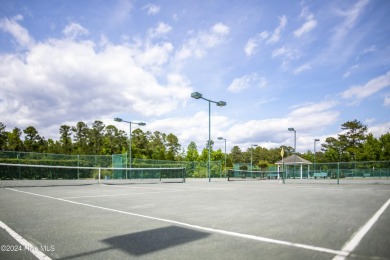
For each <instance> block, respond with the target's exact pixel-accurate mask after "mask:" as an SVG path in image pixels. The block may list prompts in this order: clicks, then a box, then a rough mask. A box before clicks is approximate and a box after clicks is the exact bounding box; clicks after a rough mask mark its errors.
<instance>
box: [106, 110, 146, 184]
mask: <svg viewBox="0 0 390 260" xmlns="http://www.w3.org/2000/svg"><path fill="white" fill-rule="evenodd" d="M114 121H116V122H125V123H128V124H129V126H130V133H129V141H130V142H129V168H130V169H131V124H135V125H139V126H144V125H146V124H145V123H143V122H131V121H126V120H123V119H122V118H118V117H116V118H114ZM126 179H127V171H126Z"/></svg>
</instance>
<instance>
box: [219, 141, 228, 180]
mask: <svg viewBox="0 0 390 260" xmlns="http://www.w3.org/2000/svg"><path fill="white" fill-rule="evenodd" d="M218 140H225V176H226V174H227V165H226V139H225V138H223V137H218Z"/></svg>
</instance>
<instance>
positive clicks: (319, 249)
mask: <svg viewBox="0 0 390 260" xmlns="http://www.w3.org/2000/svg"><path fill="white" fill-rule="evenodd" d="M6 189H7V190H12V191H16V192H21V193H25V194H29V195H34V196H39V197H43V198H48V199H53V200H58V201H63V202H68V203H72V204H76V205H81V206H86V207H91V208H96V209H102V210H106V211H111V212H115V213H120V214H125V215H130V216H136V217H141V218H146V219H151V220H157V221H161V222H165V223H170V224H175V225H179V226H184V227H189V228H192V229H198V230H202V231H207V232H211V233H218V234H223V235H228V236H233V237H239V238H246V239H251V240H256V241H260V242H266V243H271V244H278V245H284V246H290V247H295V248H302V249H307V250H312V251H317V252H322V253H328V254H333V255H341V256H347V255H348V254H349V253H348V252H343V251H339V250H333V249H329V248H323V247H317V246H310V245H305V244H299V243H293V242H288V241H283V240H277V239H272V238H266V237H260V236H254V235H248V234H242V233H238V232H232V231H226V230H221V229H214V228H208V227H202V226H198V225H192V224H188V223H184V222H179V221H175V220H169V219H164V218H157V217H151V216H147V215H142V214H137V213H132V212H127V211H122V210H116V209H110V208H106V207H100V206H95V205H91V204H86V203H81V202H76V201H71V200H66V199H61V198H55V197H51V196H47V195H41V194H37V193H32V192H27V191H21V190H16V189H11V188H6Z"/></svg>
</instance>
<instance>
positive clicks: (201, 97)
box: [191, 92, 226, 182]
mask: <svg viewBox="0 0 390 260" xmlns="http://www.w3.org/2000/svg"><path fill="white" fill-rule="evenodd" d="M191 97H192V98H195V99H204V100H206V101H208V102H209V141H208V146H209V165H208V168H207V171H208V175H209V182H210V181H211V168H210V166H211V103H215V104H217V106H219V107H224V106H226V102H225V101H212V100H210V99H207V98H204V97H203V96H202V94H200V93H199V92H193V93H191Z"/></svg>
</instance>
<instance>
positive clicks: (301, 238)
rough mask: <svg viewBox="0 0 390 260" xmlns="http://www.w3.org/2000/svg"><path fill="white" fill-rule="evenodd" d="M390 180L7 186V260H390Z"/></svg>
mask: <svg viewBox="0 0 390 260" xmlns="http://www.w3.org/2000/svg"><path fill="white" fill-rule="evenodd" d="M389 199H390V185H388V184H386V183H385V182H384V183H383V184H381V182H376V184H364V183H358V184H356V183H344V184H340V185H336V184H334V183H325V182H318V183H313V182H310V183H309V182H307V183H305V182H303V181H301V182H290V183H286V184H280V182H279V181H278V180H267V181H236V182H227V181H223V180H218V181H212V182H210V183H209V182H208V180H207V179H202V180H187V181H186V183H163V184H128V185H100V184H92V185H82V186H48V187H28V186H24V187H12V188H0V221H1V222H2V223H4V224H5V225H6V226H7V227H9V228H10V229H12V230H13V231H14V232H16V233H17V234H18V235H20V236H21V237H22V238H23V239H24V240H26V241H28V242H29V243H31V244H32V245H33V246H34V247H33V248H27V249H25V248H23V247H18V245H19V246H20V243H19V242H18V241H16V240H15V238H14V237H12V236H11V235H10V234H9V233H8V232H7V231H6V230H5V229H3V228H0V245H1V246H2V247H1V248H2V250H1V251H0V259H36V257H35V256H34V255H33V254H32V253H31V251H33V250H40V251H42V252H43V253H44V254H45V255H46V256H47V257H49V258H52V259H94V260H96V259H129V258H130V259H131V258H142V259H201V258H204V259H333V258H334V257H335V256H337V255H339V254H342V256H341V257H342V258H341V259H343V257H344V259H390V236H389V234H390V208H389V207H386V208H384V211H383V213H381V214H380V215H379V217H378V218H377V219H375V221H374V222H373V225H372V226H370V227H369V228H368V230H367V232H366V233H365V234H364V236H363V237H362V238H360V239H359V240H358V243H357V245H356V246H355V247H354V248H353V251H352V252H350V253H349V252H345V251H343V250H342V249H343V247H344V246H345V245H346V244H348V243H349V242H350V241H351V240H356V234H357V233H358V232H359V230H361V229H362V227H363V226H364V225H365V224H366V223H367V222H368V221H369V220H370V219H371V218H372V217H373V216H374V215H375V214H376V213H377V211H378V210H379V209H381V208H382V209H383V206H384V205H385V204H386V203H388V200H389Z"/></svg>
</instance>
